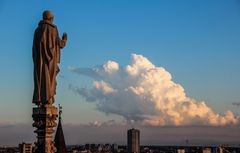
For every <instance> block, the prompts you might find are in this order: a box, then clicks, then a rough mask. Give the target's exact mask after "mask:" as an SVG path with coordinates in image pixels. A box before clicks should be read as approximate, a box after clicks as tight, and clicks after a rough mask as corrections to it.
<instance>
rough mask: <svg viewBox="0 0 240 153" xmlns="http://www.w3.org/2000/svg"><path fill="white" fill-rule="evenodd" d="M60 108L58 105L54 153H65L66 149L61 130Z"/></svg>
mask: <svg viewBox="0 0 240 153" xmlns="http://www.w3.org/2000/svg"><path fill="white" fill-rule="evenodd" d="M61 115H62V106H61V105H59V121H58V127H57V131H56V135H55V139H54V142H55V147H56V148H57V152H56V153H67V148H66V144H65V139H64V134H63V129H62V123H61V121H62V117H61Z"/></svg>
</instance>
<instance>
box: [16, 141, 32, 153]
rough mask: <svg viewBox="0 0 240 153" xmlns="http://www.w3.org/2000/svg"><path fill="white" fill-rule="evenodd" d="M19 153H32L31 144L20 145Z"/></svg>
mask: <svg viewBox="0 0 240 153" xmlns="http://www.w3.org/2000/svg"><path fill="white" fill-rule="evenodd" d="M19 150H20V153H32V144H31V143H25V142H23V143H21V144H19Z"/></svg>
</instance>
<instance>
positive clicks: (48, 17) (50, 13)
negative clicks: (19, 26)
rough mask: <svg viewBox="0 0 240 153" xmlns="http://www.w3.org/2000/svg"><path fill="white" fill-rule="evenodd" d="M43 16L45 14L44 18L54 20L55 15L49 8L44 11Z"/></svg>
mask: <svg viewBox="0 0 240 153" xmlns="http://www.w3.org/2000/svg"><path fill="white" fill-rule="evenodd" d="M42 16H43V20H48V21H51V22H53V18H54V15H53V13H52V12H51V11H49V10H46V11H44V12H43V14H42Z"/></svg>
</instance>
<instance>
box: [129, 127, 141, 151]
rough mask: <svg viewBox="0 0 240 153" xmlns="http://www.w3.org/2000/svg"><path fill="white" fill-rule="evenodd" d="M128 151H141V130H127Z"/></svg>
mask: <svg viewBox="0 0 240 153" xmlns="http://www.w3.org/2000/svg"><path fill="white" fill-rule="evenodd" d="M127 143H128V153H140V131H139V130H137V129H130V130H128V132H127Z"/></svg>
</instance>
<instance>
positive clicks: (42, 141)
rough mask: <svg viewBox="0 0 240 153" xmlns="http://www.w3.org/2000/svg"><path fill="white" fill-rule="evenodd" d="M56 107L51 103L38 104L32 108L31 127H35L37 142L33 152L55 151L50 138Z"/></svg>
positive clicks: (52, 152) (54, 125)
mask: <svg viewBox="0 0 240 153" xmlns="http://www.w3.org/2000/svg"><path fill="white" fill-rule="evenodd" d="M57 116H58V109H57V107H55V106H53V105H45V106H38V107H34V108H33V114H32V117H33V120H34V123H33V127H36V128H37V129H36V130H35V131H34V132H35V133H37V142H36V143H35V145H36V149H35V151H34V153H55V152H56V148H55V146H54V143H53V140H52V134H53V132H54V129H53V128H54V127H56V126H57V123H56V119H57Z"/></svg>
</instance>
